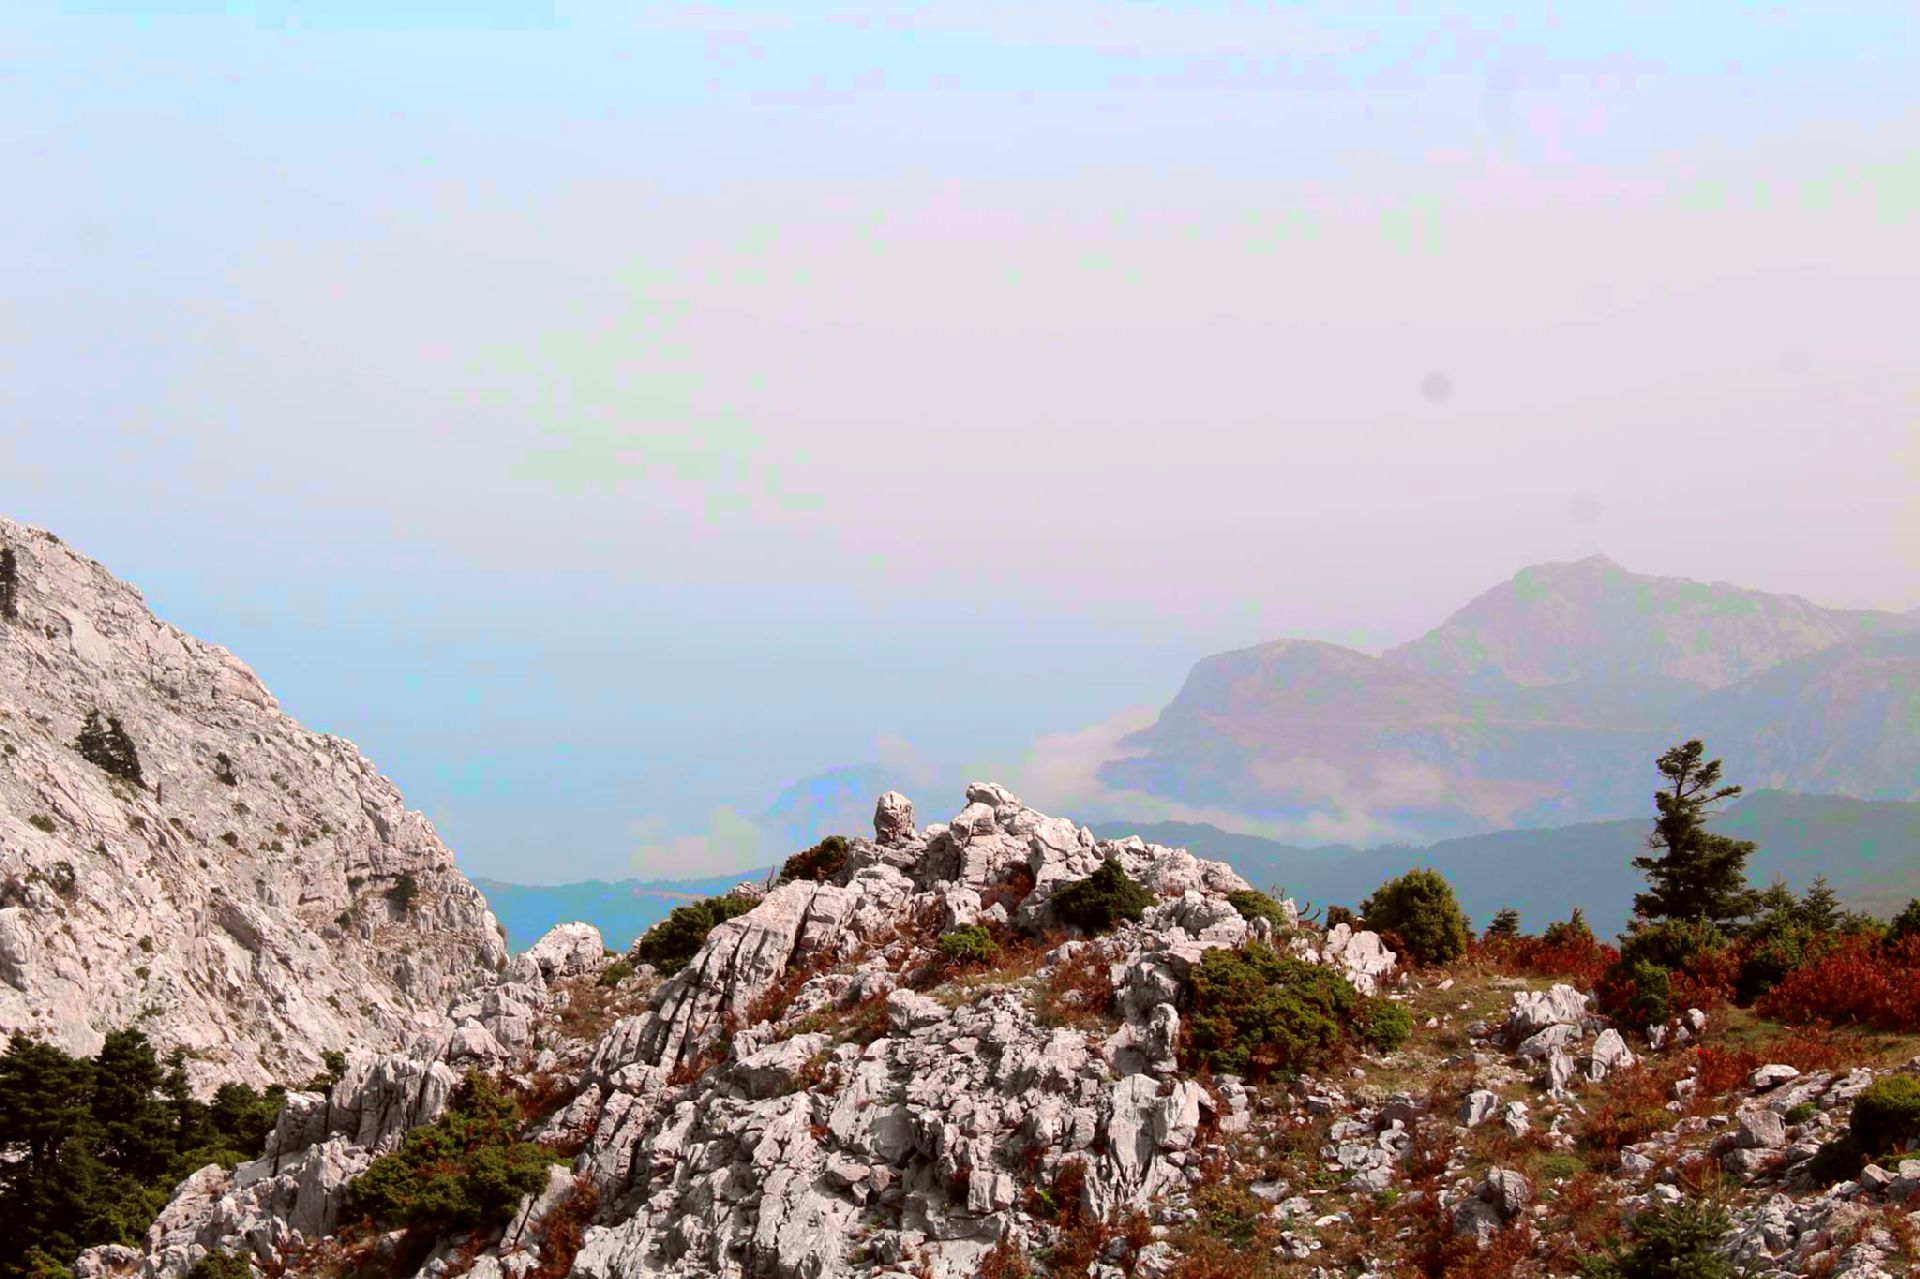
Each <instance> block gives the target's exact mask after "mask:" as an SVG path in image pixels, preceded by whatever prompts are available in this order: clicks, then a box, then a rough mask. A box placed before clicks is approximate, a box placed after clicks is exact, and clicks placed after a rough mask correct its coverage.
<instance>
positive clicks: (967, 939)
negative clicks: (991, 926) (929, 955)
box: [934, 924, 999, 964]
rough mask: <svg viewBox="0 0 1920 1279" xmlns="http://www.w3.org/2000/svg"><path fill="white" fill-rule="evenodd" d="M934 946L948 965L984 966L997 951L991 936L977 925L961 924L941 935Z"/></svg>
mask: <svg viewBox="0 0 1920 1279" xmlns="http://www.w3.org/2000/svg"><path fill="white" fill-rule="evenodd" d="M934 945H935V947H936V948H938V950H939V951H940V957H941V958H942V959H945V960H946V961H947V962H948V963H950V964H984V963H987V962H989V961H990V960H992V959H993V956H994V952H995V951H996V950H997V949H999V948H998V947H996V946H995V945H994V944H993V934H992V933H990V932H988V931H987V930H986V929H985V928H983V927H981V926H980V925H979V924H963V925H961V926H960V927H959V928H955V929H953V930H952V931H950V932H945V933H942V934H940V940H939V941H937V942H935V943H934Z"/></svg>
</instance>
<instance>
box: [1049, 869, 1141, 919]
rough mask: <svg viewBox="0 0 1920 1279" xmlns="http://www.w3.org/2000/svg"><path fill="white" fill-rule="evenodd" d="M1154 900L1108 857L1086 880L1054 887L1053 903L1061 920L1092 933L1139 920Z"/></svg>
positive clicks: (1055, 911) (1054, 909) (1056, 915)
mask: <svg viewBox="0 0 1920 1279" xmlns="http://www.w3.org/2000/svg"><path fill="white" fill-rule="evenodd" d="M1153 902H1154V897H1153V894H1152V893H1151V892H1149V891H1148V890H1147V889H1146V888H1144V887H1143V886H1141V885H1140V884H1139V883H1138V882H1137V881H1136V880H1135V879H1134V878H1133V877H1132V876H1131V875H1129V874H1127V872H1126V871H1125V869H1123V868H1122V867H1121V865H1120V863H1119V862H1118V861H1116V860H1115V859H1113V858H1111V857H1109V858H1107V860H1106V861H1104V862H1102V863H1101V864H1100V868H1099V869H1098V870H1096V871H1094V872H1093V874H1091V875H1089V876H1087V877H1086V878H1085V879H1078V880H1075V881H1074V882H1072V883H1070V884H1067V885H1065V886H1064V887H1062V888H1059V889H1057V890H1055V892H1054V894H1053V901H1052V905H1053V913H1054V917H1055V918H1057V919H1058V920H1059V921H1060V922H1061V923H1063V924H1070V925H1072V926H1073V927H1075V928H1078V929H1079V930H1080V931H1081V932H1084V933H1087V934H1088V935H1090V936H1092V935H1097V934H1100V933H1104V932H1110V931H1112V930H1113V929H1114V928H1115V927H1117V926H1118V925H1119V924H1120V922H1121V921H1122V920H1125V921H1127V922H1129V923H1138V922H1139V920H1140V917H1141V916H1142V915H1144V914H1146V913H1147V908H1148V907H1149V906H1151V905H1153Z"/></svg>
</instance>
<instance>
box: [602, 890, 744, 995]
mask: <svg viewBox="0 0 1920 1279" xmlns="http://www.w3.org/2000/svg"><path fill="white" fill-rule="evenodd" d="M758 904H759V903H757V902H755V901H753V900H752V899H751V898H747V897H709V898H707V899H706V900H705V901H698V902H693V903H691V904H690V905H686V906H675V907H674V908H673V909H672V910H671V911H669V912H668V914H667V917H666V918H665V919H663V920H661V921H660V922H659V923H657V924H655V925H654V926H653V927H652V928H649V929H648V930H647V931H646V932H645V933H643V934H641V936H640V940H639V941H637V942H635V943H634V944H633V950H632V952H631V954H632V956H633V958H635V959H637V960H639V961H640V962H641V963H643V964H652V965H653V967H654V969H655V970H656V971H658V972H659V973H660V975H661V976H663V977H671V976H672V975H673V974H675V973H677V972H679V971H680V970H681V969H682V968H685V967H686V966H687V964H688V962H689V961H691V960H692V959H693V957H694V956H695V955H696V954H698V953H699V952H700V947H701V946H702V945H703V944H704V943H705V942H706V940H707V934H708V933H710V932H712V931H713V930H714V929H715V928H717V927H719V926H720V925H721V924H723V923H725V922H726V921H727V920H729V919H733V918H735V917H736V916H740V915H744V914H746V913H747V912H748V911H750V910H752V909H753V908H754V907H755V906H756V905H758Z"/></svg>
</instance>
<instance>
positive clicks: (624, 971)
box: [595, 959, 633, 986]
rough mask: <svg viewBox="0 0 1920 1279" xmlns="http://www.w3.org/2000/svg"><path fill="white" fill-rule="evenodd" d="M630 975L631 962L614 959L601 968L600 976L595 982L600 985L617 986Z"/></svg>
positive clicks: (631, 969)
mask: <svg viewBox="0 0 1920 1279" xmlns="http://www.w3.org/2000/svg"><path fill="white" fill-rule="evenodd" d="M631 976H633V964H632V962H631V961H629V960H625V959H616V960H614V961H613V962H612V963H611V964H608V965H607V966H606V967H605V968H603V969H601V971H600V976H599V978H598V980H597V981H596V983H595V984H596V985H600V986H618V985H619V984H620V983H621V982H623V981H625V980H626V979H627V978H629V977H631Z"/></svg>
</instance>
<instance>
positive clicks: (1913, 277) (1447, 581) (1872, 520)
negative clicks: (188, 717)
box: [0, 0, 1920, 882]
mask: <svg viewBox="0 0 1920 1279" xmlns="http://www.w3.org/2000/svg"><path fill="white" fill-rule="evenodd" d="M0 172H4V173H5V174H7V175H8V182H7V187H8V191H7V195H6V197H5V199H3V200H0V279H4V281H5V287H4V289H0V506H3V507H4V509H5V510H6V511H7V513H8V514H10V515H12V516H14V517H16V518H20V519H24V520H27V521H30V522H33V523H36V524H40V525H43V526H46V527H49V528H52V529H54V530H55V531H57V532H58V533H60V534H61V535H62V536H63V537H65V538H66V539H67V540H69V541H71V542H73V543H74V544H76V545H77V546H79V547H81V548H82V549H83V550H85V551H86V552H87V553H89V554H91V555H93V556H94V557H95V558H98V559H100V560H101V561H102V562H103V563H105V564H106V565H107V566H108V567H109V568H111V569H112V570H114V571H115V572H116V573H117V574H118V575H119V576H121V577H124V578H126V579H128V580H131V581H133V582H134V583H135V584H136V585H138V586H139V587H140V588H141V589H142V590H143V591H145V592H146V593H147V596H148V599H149V601H150V602H151V603H152V604H153V606H154V607H155V609H156V610H157V611H158V612H160V613H161V614H162V615H163V616H165V617H166V618H168V619H169V620H170V621H173V622H174V623H176V624H178V625H180V626H182V627H183V628H184V629H187V630H189V631H192V632H194V633H196V634H198V635H200V636H202V637H203V638H206V639H208V640H211V641H213V642H216V643H220V644H224V645H226V646H227V647H229V648H231V649H233V650H234V651H235V652H237V653H239V654H240V655H241V656H242V657H244V658H246V659H247V660H248V661H249V662H250V663H251V664H252V665H253V666H254V667H255V669H256V670H258V671H259V672H260V673H261V675H262V677H263V678H264V679H265V680H266V681H267V683H268V685H269V686H270V687H271V688H273V689H274V690H275V691H276V693H277V694H278V695H279V697H280V698H281V700H282V702H283V704H284V705H285V706H286V708H287V709H288V710H289V711H290V712H291V713H293V714H295V715H296V716H298V717H299V718H301V719H302V720H303V721H305V722H307V723H308V724H310V725H311V726H313V727H315V728H319V729H323V730H326V731H332V732H337V733H340V734H341V735H343V736H346V737H348V738H351V739H352V740H354V741H355V742H356V743H358V744H359V745H360V746H361V748H362V749H363V750H365V751H366V752H367V753H368V754H369V756H370V757H372V758H373V759H374V760H375V762H376V763H378V764H379V765H380V766H381V767H382V769H383V770H385V771H386V772H388V773H389V774H390V775H392V776H393V777H394V778H395V779H396V780H397V781H398V782H399V783H400V785H401V787H402V789H403V790H404V791H405V793H406V794H407V796H408V798H409V801H410V802H411V803H412V804H414V805H415V806H417V807H419V808H421V809H422V810H423V811H425V812H426V813H427V814H428V815H429V816H430V817H432V818H433V820H434V821H435V823H436V824H437V825H438V827H439V828H440V830H441V832H442V834H443V835H444V836H445V837H446V838H447V840H448V842H449V843H450V844H451V845H452V846H453V847H454V848H455V849H456V851H457V853H458V854H459V857H460V860H461V862H462V864H463V865H465V866H466V867H467V868H468V869H469V870H472V871H474V872H476V873H480V874H484V875H488V876H493V877H497V878H503V879H518V880H523V881H528V882H555V881H558V880H564V879H572V878H582V877H586V876H589V875H598V876H602V877H617V876H622V875H628V874H636V873H637V874H642V875H648V876H654V875H661V876H665V875H676V874H687V875H691V874H697V873H709V872H712V871H715V870H719V869H730V868H732V867H734V866H736V865H744V864H755V863H756V862H757V861H764V860H766V858H767V856H768V850H767V849H765V848H763V847H755V846H753V841H752V837H751V834H750V832H749V833H748V834H746V835H743V834H742V833H741V832H742V830H743V828H745V827H746V824H747V819H749V818H751V817H752V816H753V815H755V814H756V813H758V812H759V810H760V809H761V807H762V806H764V805H765V804H766V803H767V802H768V801H769V800H770V799H771V798H772V797H773V796H774V794H775V793H776V792H778V791H779V790H780V789H781V788H782V787H783V786H785V785H787V784H788V783H790V782H792V781H793V780H795V779H796V778H801V777H805V776H808V775H811V774H815V773H819V772H821V771H823V770H825V769H829V768H832V767H835V766H838V765H846V764H853V763H860V762H864V761H870V760H880V761H884V762H887V763H889V764H890V765H892V766H894V767H896V768H898V769H899V770H901V771H902V772H903V773H906V774H909V775H912V776H915V777H923V778H926V779H928V784H929V785H937V786H938V787H940V788H941V789H939V790H936V791H935V792H931V793H928V794H925V795H922V796H917V797H916V798H918V799H919V800H920V803H921V809H922V813H923V816H944V815H945V814H946V813H947V812H948V811H949V810H951V809H954V808H957V807H958V806H959V804H960V802H961V797H960V795H959V794H958V793H957V792H955V793H951V794H949V793H946V792H947V791H950V790H952V789H953V787H954V785H955V784H956V783H955V782H954V780H953V779H956V778H963V777H965V776H969V775H977V776H989V775H991V776H998V777H1002V778H1008V779H1012V780H1014V781H1016V782H1018V781H1021V780H1022V779H1025V781H1026V783H1027V784H1028V785H1030V786H1031V787H1033V788H1036V789H1035V792H1034V793H1033V794H1029V795H1028V798H1029V799H1035V797H1036V795H1037V796H1038V797H1039V798H1041V799H1045V798H1047V797H1048V796H1049V795H1050V794H1061V795H1064V794H1066V793H1067V792H1071V791H1072V790H1073V789H1074V783H1073V781H1072V779H1073V778H1074V777H1083V776H1084V772H1085V768H1086V767H1087V766H1090V765H1089V763H1088V761H1094V762H1097V758H1098V757H1099V756H1100V755H1101V753H1102V752H1103V751H1104V750H1105V749H1106V748H1107V745H1108V744H1109V743H1110V742H1111V740H1112V738H1113V737H1114V736H1115V734H1116V733H1117V732H1118V731H1119V730H1120V729H1121V728H1122V727H1125V726H1129V725H1137V724H1139V723H1141V722H1144V719H1146V718H1150V717H1151V714H1152V711H1153V708H1155V707H1157V706H1158V705H1160V704H1163V703H1164V702H1165V701H1166V700H1167V699H1168V698H1169V697H1170V696H1171V695H1172V694H1173V693H1174V692H1175V691H1176V690H1177V689H1178V687H1179V684H1180V681H1181V679H1182V677H1183V676H1184V674H1185V672H1186V670H1187V669H1188V667H1189V666H1190V665H1191V664H1192V663H1193V662H1194V661H1195V660H1197V659H1198V658H1200V657H1202V656H1204V655H1206V654H1208V653H1212V652H1217V651H1220V650H1222V649H1226V648H1231V647H1237V646H1243V645H1247V644H1252V643H1256V642H1260V641H1262V640H1267V639H1273V638H1277V637H1280V636H1283V635H1284V636H1306V637H1312V638H1318V639H1326V640H1332V641H1335V642H1339V643H1344V644H1350V645H1354V646H1356V647H1360V648H1364V649H1369V650H1377V649H1379V648H1382V647H1386V646H1388V645H1391V644H1393V643H1397V642H1399V641H1402V640H1405V639H1408V638H1411V637H1412V636H1414V635H1417V634H1419V633H1420V632H1422V631H1423V630H1425V629H1427V628H1428V627H1430V626H1432V625H1434V624H1435V623H1437V622H1438V621H1439V620H1440V619H1441V618H1442V617H1444V616H1445V615H1446V614H1447V613H1448V612H1450V611H1451V610H1452V609H1453V608H1455V607H1457V606H1458V605H1459V604H1461V603H1463V602H1464V601H1465V600H1466V599H1468V598H1470V597H1471V596H1473V595H1474V594H1477V593H1478V592H1480V591H1482V590H1484V589H1486V588H1487V587H1489V586H1491V585H1493V584H1494V583H1496V582H1498V581H1501V580H1503V579H1505V578H1507V577H1509V576H1511V575H1512V573H1513V572H1514V571H1515V570H1516V569H1518V568H1520V567H1521V566H1523V565H1525V564H1529V563H1535V562H1540V561H1544V560H1556V559H1570V558H1578V557H1581V556H1584V555H1587V554H1591V553H1594V552H1596V551H1598V552H1604V553H1606V554H1608V555H1610V556H1611V557H1612V558H1614V559H1615V560H1617V561H1619V562H1620V563H1622V564H1623V565H1625V566H1626V567H1628V568H1630V569H1634V570H1636V571H1641V572H1653V573H1663V574H1673V575H1679V576H1687V577H1694V578H1699V579H1702V580H1726V581H1734V582H1738V583H1741V584H1743V585H1748V586H1754V587H1759V588H1764V589H1768V590H1776V591H1786V592H1793V593H1797V594H1802V595H1806V596H1808V597H1810V598H1813V599H1815V600H1817V601H1819V602H1822V603H1826V604H1832V605H1845V606H1854V607H1883V608H1896V609H1902V610H1904V609H1909V608H1913V607H1914V606H1916V605H1920V503H1916V502H1915V501H1914V499H1913V496H1912V495H1913V494H1914V493H1915V492H1920V360H1915V359H1914V358H1913V335H1914V334H1915V333H1920V251H1916V249H1915V246H1916V244H1920V12H1916V11H1915V10H1914V9H1913V7H1912V6H1911V5H1908V4H1899V3H1888V4H1846V3H1833V4H1820V5H1811V4H1808V5H1770V4H1754V3H1743V4H1727V3H1711V2H1708V0H1702V2H1701V3H1696V4H1689V5H1671V4H1652V3H1647V4H1626V3H1622V4H1612V5H1608V4H1598V3H1595V4H1581V5H1566V4H1552V5H1546V4H1540V3H1529V4H1515V5H1502V4H1492V3H1487V4H1475V5H1470V6H1468V5H1428V4H1415V3H1398V4H1385V5H1374V4H1366V3H1359V4H1338V5H1333V4H1327V5H1318V4H1289V5H1280V4H1267V3H1252V2H1250V0H1239V2H1236V3H1198V2H1187V3H1166V4H1144V3H1110V2H1094V0H1061V2H1060V3H1038V4H1035V3H1026V4H1018V5H1015V4H999V3H994V2H993V0H973V2H971V3H955V4H945V3H921V4H892V5H874V6H863V5H855V4H837V5H831V6H821V5H813V4H808V3H804V2H803V0H786V2H785V3H777V4H739V5H720V4H685V5H680V4H660V5H626V4H612V3H608V4H572V3H565V2H563V0H551V2H547V3H535V2H531V0H529V2H526V3H522V2H520V0H495V2H494V3H454V2H453V0H442V2H438V3H428V2H427V0H382V2H380V3H373V2H372V0H350V2H341V3H327V4H321V3H317V2H314V3H309V2H297V3H296V2H293V0H262V2H260V3H252V4H242V3H206V2H203V0H175V2H173V3H157V4H155V3H145V2H143V0H86V2H78V0H76V2H75V3H69V4H48V5H37V4H30V3H15V4H11V5H7V6H5V7H4V8H3V9H0Z"/></svg>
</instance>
